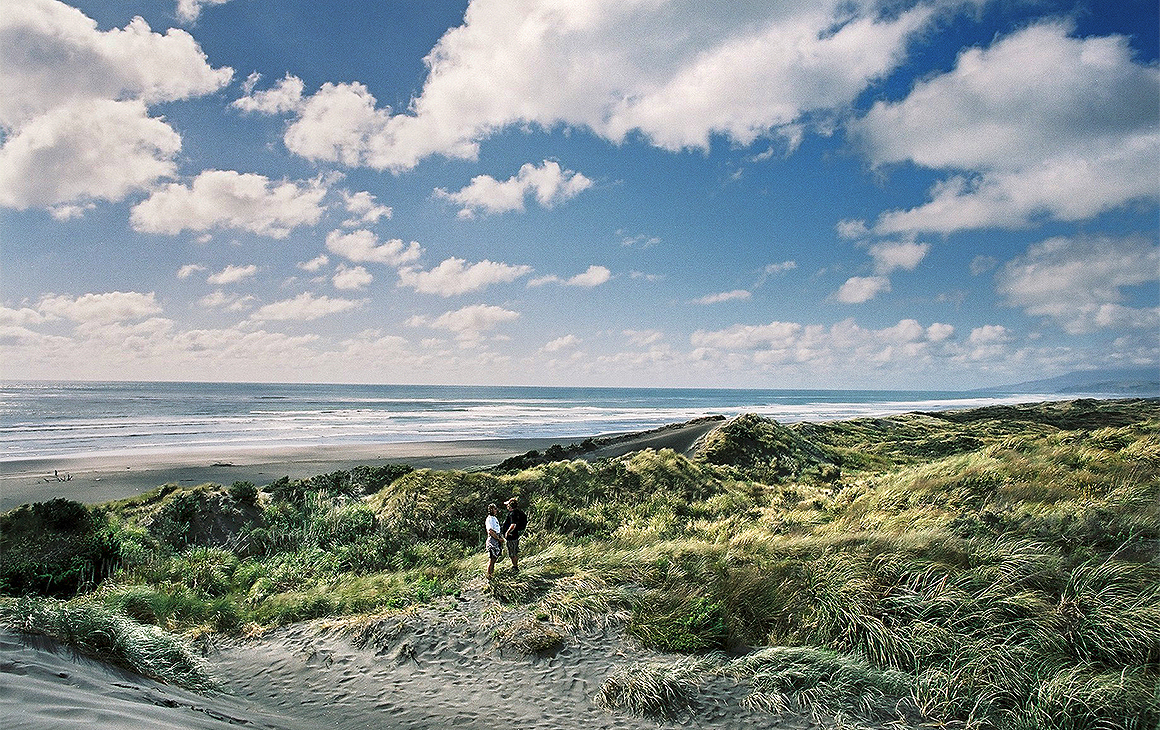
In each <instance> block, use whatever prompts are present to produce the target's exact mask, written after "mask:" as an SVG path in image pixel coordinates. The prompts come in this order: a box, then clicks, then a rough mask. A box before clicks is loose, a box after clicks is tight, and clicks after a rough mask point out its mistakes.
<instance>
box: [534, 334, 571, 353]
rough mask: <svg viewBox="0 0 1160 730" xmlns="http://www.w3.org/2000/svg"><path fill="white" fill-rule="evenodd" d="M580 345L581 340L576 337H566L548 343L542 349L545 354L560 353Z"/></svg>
mask: <svg viewBox="0 0 1160 730" xmlns="http://www.w3.org/2000/svg"><path fill="white" fill-rule="evenodd" d="M579 344H580V338H579V337H577V336H576V335H564V336H563V337H557V338H556V339H554V340H552V341H551V342H548V343H547V344H545V345H544V347H543V348H542V349H543V351H544V352H559V351H561V350H567V349H570V348H573V347H575V346H576V345H579Z"/></svg>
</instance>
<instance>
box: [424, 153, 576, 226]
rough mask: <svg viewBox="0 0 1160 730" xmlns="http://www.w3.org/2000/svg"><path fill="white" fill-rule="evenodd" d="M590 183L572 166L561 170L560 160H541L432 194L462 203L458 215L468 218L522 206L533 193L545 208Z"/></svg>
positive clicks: (476, 178)
mask: <svg viewBox="0 0 1160 730" xmlns="http://www.w3.org/2000/svg"><path fill="white" fill-rule="evenodd" d="M590 187H592V181H591V180H589V179H588V178H587V177H585V176H584V175H582V174H580V173H578V172H575V171H573V170H563V169H561V168H560V164H559V163H557V162H554V161H552V160H544V162H543V164H541V165H540V166H539V167H536V166H535V165H533V164H531V163H530V162H529V163H527V164H525V165H523V166H522V167H520V170H519V172H518V173H517V174H516V175H514V176H513V177H510V178H508V179H507V180H503V181H500V180H496V179H495V178H494V177H492V176H490V175H477V176H475V177H473V178H471V184H470V185H468V186H467V187H465V188H463V189H462V190H460V191H458V192H454V193H449V192H447V191H446V190H444V189H443V188H435V196H436V197H439V198H445V199H447V200H450V201H452V202H454V203H457V204H459V205H462V206H463V208H462V209H461V210H460V211H459V217H461V218H471V217H474V216H475V214H476V213H479V212H483V213H505V212H507V211H512V210H523V209H524V198H526V197H527V196H528V195H529V194H531V195H533V196H534V197H535V199H536V201H537V202H539V204H540V205H542V206H544V207H545V208H551V207H552V206H554V205H555V204H557V203H562V202H564V201H566V200H569V199H571V198H574V197H575V196H577V195H579V194H580V193H581V192H583V191H585V190H587V189H588V188H590Z"/></svg>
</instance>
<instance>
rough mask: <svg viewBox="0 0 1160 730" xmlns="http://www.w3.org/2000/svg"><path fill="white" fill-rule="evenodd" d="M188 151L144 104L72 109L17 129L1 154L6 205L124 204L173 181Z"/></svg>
mask: <svg viewBox="0 0 1160 730" xmlns="http://www.w3.org/2000/svg"><path fill="white" fill-rule="evenodd" d="M180 149H181V137H180V136H178V134H177V132H175V131H173V129H172V128H171V127H170V126H169V125H168V124H166V123H165V122H163V121H161V120H160V119H155V118H152V117H150V116H149V114H148V112H147V110H146V108H145V104H144V103H143V102H140V101H113V100H110V99H98V100H91V101H83V102H77V103H75V104H64V105H61V106H58V107H56V108H54V109H51V110H49V111H46V112H44V113H43V114H41V115H40V116H38V117H36V118H35V119H34V120H32V121H30V122H28V123H27V124H24V125H22V126H21V127H19V128H18V129H16V130H14V131H13V132H12V134H11V136H9V137H8V139H6V140H5V142H4V146H3V147H0V205H3V206H5V207H9V208H16V209H17V210H24V209H26V208H29V207H49V206H58V205H59V204H62V203H68V202H70V201H78V200H108V201H118V200H121V199H122V198H124V197H126V196H127V195H129V194H130V193H132V192H134V191H137V190H144V189H147V188H149V187H150V186H151V185H152V184H153V183H154V182H155V181H157V180H158V179H160V178H164V177H171V176H172V175H173V174H174V171H175V167H174V163H173V160H172V158H173V156H174V155H175V154H177V152H178V150H180ZM67 209H68V210H69V211H70V213H71V212H77V213H81V212H83V208H81V207H76V206H73V207H69V208H67ZM58 210H64V208H58Z"/></svg>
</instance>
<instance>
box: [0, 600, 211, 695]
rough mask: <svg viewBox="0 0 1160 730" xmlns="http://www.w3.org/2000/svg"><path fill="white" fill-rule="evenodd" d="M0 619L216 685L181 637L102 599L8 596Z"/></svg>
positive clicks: (140, 669) (130, 665) (105, 655)
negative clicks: (74, 600)
mask: <svg viewBox="0 0 1160 730" xmlns="http://www.w3.org/2000/svg"><path fill="white" fill-rule="evenodd" d="M0 619H2V620H3V623H4V625H5V626H6V627H7V628H9V629H11V630H14V631H18V632H21V633H25V634H40V635H44V636H47V637H48V638H50V639H53V640H54V641H57V642H60V643H61V644H63V645H65V646H68V647H71V648H73V649H75V650H76V651H78V652H80V653H82V654H85V655H86V656H89V657H91V658H93V659H99V660H101V661H105V662H108V663H110V664H115V665H117V666H120V667H123V668H125V669H128V670H131V671H133V672H136V673H137V674H140V675H142V676H145V677H149V678H150V679H155V680H157V681H159V682H165V683H167V684H174V685H177V686H179V687H185V688H187V689H194V690H203V691H204V690H211V689H215V688H216V687H217V683H216V682H215V681H214V680H213V678H212V677H211V676H210V673H209V670H208V667H207V666H206V664H205V662H204V661H203V660H202V659H201V658H200V657H198V656H197V655H196V654H195V653H194V652H193V650H192V649H191V648H190V647H189V646H188V645H187V644H186V643H185V642H184V641H183V640H182V639H180V638H179V637H177V636H174V635H173V634H170V633H168V632H166V631H163V630H162V629H160V628H158V627H157V626H150V625H145V624H140V623H137V622H136V621H134V620H132V619H130V618H129V617H128V616H126V615H124V614H123V613H118V612H115V611H111V610H109V609H107V608H105V607H103V606H100V605H97V604H93V603H66V602H63V601H57V600H53V599H38V598H22V599H19V600H11V599H9V600H5V601H3V602H0Z"/></svg>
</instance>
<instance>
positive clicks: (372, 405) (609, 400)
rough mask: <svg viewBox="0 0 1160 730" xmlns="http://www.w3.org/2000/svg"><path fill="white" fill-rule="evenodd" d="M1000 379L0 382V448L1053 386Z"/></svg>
mask: <svg viewBox="0 0 1160 730" xmlns="http://www.w3.org/2000/svg"><path fill="white" fill-rule="evenodd" d="M1058 397H1059V396H1047V395H1043V396H1038V395H1027V394H1017V395H1014V394H1005V393H999V392H995V393H986V394H980V393H962V392H951V391H945V392H932V391H870V390H790V389H784V390H730V389H702V388H540V387H504V386H423V385H312V384H253V383H169V382H144V383H139V382H13V381H5V382H3V383H0V444H2V445H3V446H2V453H0V462H3V461H9V462H11V461H19V460H23V459H34V458H46V457H63V456H89V455H95V454H102V455H112V454H125V455H130V456H131V455H133V454H144V453H147V452H175V451H205V452H213V451H221V450H224V449H226V448H262V447H294V446H299V447H300V446H311V445H348V444H349V445H357V444H381V443H401V442H428V441H455V440H463V439H498V438H559V439H561V442H565V443H566V442H567V441H568V440H570V439H580V438H584V437H587V436H595V435H600V434H607V433H617V432H627V431H640V430H645V429H649V428H655V427H657V426H662V425H665V424H669V423H678V422H682V421H687V420H690V419H692V418H697V417H699V416H706V415H715V414H720V415H724V416H734V415H737V414H740V413H758V414H761V415H763V416H768V417H770V418H774V419H777V420H778V421H782V422H793V421H803V420H839V419H846V418H854V417H858V416H872V415H886V414H892V413H902V412H907V411H916V410H943V409H951V408H969V407H975V406H983V405H993V404H999V403H1021V402H1030V401H1036V400H1045V399H1049V398H1051V399H1054V398H1058Z"/></svg>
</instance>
